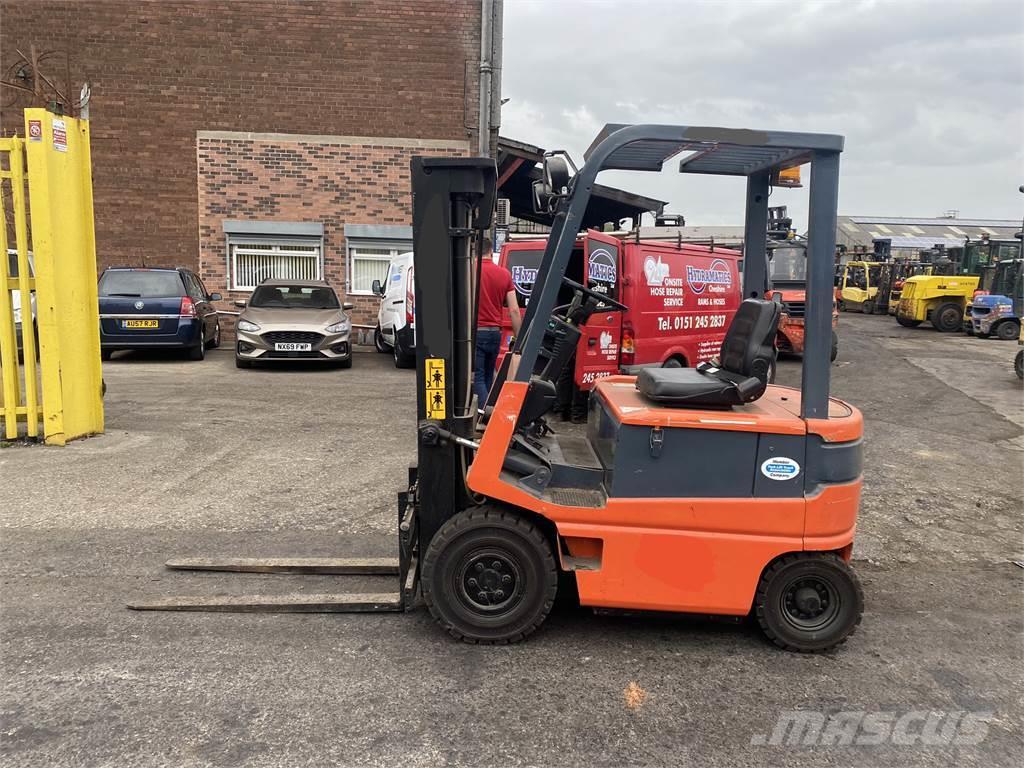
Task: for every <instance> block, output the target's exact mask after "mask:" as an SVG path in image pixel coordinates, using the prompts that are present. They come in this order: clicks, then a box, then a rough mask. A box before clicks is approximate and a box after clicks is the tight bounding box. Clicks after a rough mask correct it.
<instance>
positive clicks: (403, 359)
mask: <svg viewBox="0 0 1024 768" xmlns="http://www.w3.org/2000/svg"><path fill="white" fill-rule="evenodd" d="M392 354H393V355H394V358H395V368H412V367H413V366H414V365H416V356H415V355H410V354H409V353H408V352H406V351H405V350H404V349H402V342H400V341H399V340H398V336H397V335H396V336H395V346H394V347H392Z"/></svg>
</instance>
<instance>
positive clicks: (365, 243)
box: [345, 237, 412, 296]
mask: <svg viewBox="0 0 1024 768" xmlns="http://www.w3.org/2000/svg"><path fill="white" fill-rule="evenodd" d="M363 249H374V250H381V251H383V250H386V251H388V253H387V255H384V254H383V253H381V254H366V255H364V256H361V257H360V256H358V253H359V251H360V250H363ZM411 250H412V241H411V240H406V239H399V238H395V239H369V238H357V237H348V238H346V239H345V293H346V295H349V296H375V295H376V294H374V292H373V291H372V290H370V289H369V288H367V289H366V290H356V288H355V263H356V260H357V259H358V260H364V261H383V262H385V263H386V264H387V265H388V268H387V270H386V271H385V273H384V277H383V278H381V284H382V285H384V286H385V287H386V286H387V285H388V279H389V278H390V277H391V264H392V262H393V261H394V260H395V257H396V256H400V255H401V254H403V253H408V252H409V251H411Z"/></svg>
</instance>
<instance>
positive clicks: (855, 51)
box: [502, 0, 1024, 224]
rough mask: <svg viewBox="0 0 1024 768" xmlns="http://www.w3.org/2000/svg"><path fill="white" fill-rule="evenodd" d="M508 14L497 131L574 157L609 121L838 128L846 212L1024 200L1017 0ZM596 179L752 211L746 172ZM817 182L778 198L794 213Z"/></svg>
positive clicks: (515, 2)
mask: <svg viewBox="0 0 1024 768" xmlns="http://www.w3.org/2000/svg"><path fill="white" fill-rule="evenodd" d="M504 26H505V45H504V75H503V77H504V79H503V84H504V90H505V94H504V95H505V96H507V97H510V98H511V101H510V102H509V103H508V104H507V105H506V107H505V109H504V113H503V120H502V133H503V134H504V135H506V136H510V137H513V138H517V139H520V140H523V141H527V142H531V143H535V144H539V145H540V146H544V147H546V148H549V149H553V148H564V149H568V150H569V151H570V152H571V153H572V154H573V156H574V158H575V159H576V160H577V162H579V161H580V160H582V154H583V150H584V149H586V147H587V146H589V144H590V142H591V140H592V139H593V137H594V136H595V135H596V133H597V131H598V130H599V129H600V127H601V126H602V125H603V124H604V123H608V122H641V121H642V122H665V123H677V124H683V125H686V124H691V125H725V126H732V127H751V128H770V129H778V130H795V131H817V132H826V133H840V134H843V135H844V136H845V137H846V151H845V152H844V154H843V158H842V167H843V176H842V182H841V193H840V212H841V213H851V214H856V213H873V214H889V215H907V216H911V215H917V216H931V215H936V214H939V213H941V212H942V211H944V210H946V209H948V208H957V209H959V210H960V211H961V215H963V216H984V217H992V218H1006V219H1018V218H1020V216H1021V213H1022V211H1024V196H1021V195H1020V193H1018V192H1017V187H1018V185H1019V184H1021V182H1022V181H1024V151H1022V147H1024V142H1022V141H1021V138H1022V136H1024V109H1022V107H1021V104H1022V103H1024V6H1022V5H1021V4H1020V3H1011V2H1001V1H999V0H937V1H935V2H922V1H916V2H915V1H911V0H902V1H900V2H807V3H803V4H800V3H792V2H785V3H784V2H778V3H776V2H729V3H725V2H717V3H712V2H688V3H683V2H629V1H628V0H623V2H611V1H610V0H609V1H607V2H598V1H596V0H591V1H590V2H583V1H579V0H577V1H565V2H557V3H556V2H532V1H530V0H509V1H508V2H506V3H505V25H504ZM601 180H602V182H605V183H615V184H619V185H623V186H626V187H627V188H629V189H630V190H632V191H636V192H640V193H643V194H650V195H652V196H655V197H660V198H661V199H666V200H669V201H670V202H671V203H672V205H671V206H670V209H672V210H676V211H680V212H683V213H685V214H686V216H687V219H688V221H690V222H692V223H695V224H696V223H703V222H706V223H730V222H735V221H737V220H738V218H739V217H740V216H741V199H742V198H741V197H740V196H739V195H741V194H742V188H743V187H742V182H739V183H737V182H736V180H730V179H725V180H721V179H718V180H711V182H710V183H708V180H706V179H693V178H690V177H683V176H680V175H679V174H677V173H674V172H671V173H670V172H665V173H662V174H614V175H613V174H608V177H607V178H605V177H604V176H602V179H601ZM737 189H738V190H739V193H737V192H736V190H737ZM805 192H806V191H805V190H797V191H788V190H785V191H783V190H779V191H777V192H776V194H777V195H778V199H779V202H780V203H784V204H787V205H790V207H791V212H795V213H796V215H797V219H798V220H800V219H802V218H803V217H804V216H805V215H806V204H805V202H806V201H805V198H806V194H805Z"/></svg>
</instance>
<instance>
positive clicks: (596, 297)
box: [562, 277, 629, 312]
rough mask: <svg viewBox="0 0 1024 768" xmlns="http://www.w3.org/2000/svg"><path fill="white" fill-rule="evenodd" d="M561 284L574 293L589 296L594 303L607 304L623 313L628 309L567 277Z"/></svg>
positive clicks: (609, 297)
mask: <svg viewBox="0 0 1024 768" xmlns="http://www.w3.org/2000/svg"><path fill="white" fill-rule="evenodd" d="M562 282H563V283H564V284H565V285H567V286H569V287H570V288H572V289H573V290H574V291H579V292H580V293H582V294H583V295H584V296H589V297H590V298H592V299H594V300H595V301H599V302H601V303H602V304H608V305H610V306H612V307H614V308H615V309H619V310H622V311H623V312H625V311H627V310H628V309H629V307H627V306H626V305H625V304H622V303H620V302H618V301H616V300H615V299H613V298H612V297H611V296H605V295H604V294H603V293H598V292H597V291H592V290H590V289H589V288H587V287H586V286H584V285H580V284H579V283H577V282H576V281H575V280H570V279H569V278H568V277H563V278H562Z"/></svg>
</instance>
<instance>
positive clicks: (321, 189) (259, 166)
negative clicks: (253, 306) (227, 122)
mask: <svg viewBox="0 0 1024 768" xmlns="http://www.w3.org/2000/svg"><path fill="white" fill-rule="evenodd" d="M468 152H469V144H468V142H455V141H445V140H430V139H387V138H354V137H343V136H334V137H331V136H288V135H261V134H251V135H246V134H231V133H201V134H200V135H199V137H198V140H197V149H196V158H197V166H198V178H199V251H200V258H199V271H200V275H201V276H202V278H203V281H204V282H205V283H206V287H207V290H209V291H211V292H213V291H216V292H219V293H223V294H224V296H225V299H227V300H233V299H236V298H238V299H246V298H248V295H249V294H248V292H229V291H228V290H227V288H228V284H229V283H228V275H227V274H226V272H227V258H226V243H225V236H224V229H223V222H224V220H225V219H231V220H244V221H289V222H299V221H312V222H319V223H321V224H322V225H323V228H324V243H323V248H324V277H325V278H326V279H327V281H328V282H329V283H331V285H333V286H334V287H335V288H336V289H337V290H338V293H339V294H341V293H343V292H344V290H345V281H346V263H345V254H346V242H345V225H346V224H377V225H380V224H401V225H408V224H409V223H410V221H411V217H412V201H411V198H410V194H409V160H410V158H411V157H412V156H413V155H416V154H421V155H442V156H455V155H466V154H468ZM349 300H350V301H352V302H353V303H354V304H355V305H356V308H355V310H354V311H353V320H354V322H356V323H367V324H372V323H375V322H376V318H377V306H378V304H379V299H377V298H376V297H374V296H350V297H349ZM223 327H224V329H225V330H228V331H230V329H231V328H232V324H231V323H225V325H224V326H223Z"/></svg>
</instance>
